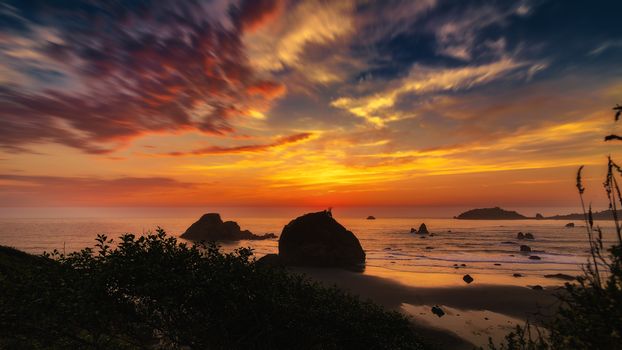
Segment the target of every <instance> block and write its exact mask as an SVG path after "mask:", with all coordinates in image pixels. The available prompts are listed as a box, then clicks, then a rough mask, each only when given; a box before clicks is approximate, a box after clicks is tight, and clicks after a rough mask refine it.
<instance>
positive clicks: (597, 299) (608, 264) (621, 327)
mask: <svg viewBox="0 0 622 350" xmlns="http://www.w3.org/2000/svg"><path fill="white" fill-rule="evenodd" d="M613 109H614V110H615V111H617V112H616V114H615V117H614V121H615V122H617V121H618V120H619V118H620V113H621V111H622V106H619V105H616V107H614V108H613ZM609 140H622V137H620V136H617V135H610V136H607V137H606V138H605V141H609ZM582 170H583V166H581V167H579V169H578V171H577V183H576V186H577V190H578V192H579V197H580V199H581V206H582V209H583V213H584V215H583V219H584V221H585V227H586V233H587V238H588V242H589V245H590V257H589V259H588V261H587V263H586V264H585V265H584V266H583V275H582V276H579V277H577V281H576V283H575V282H573V283H569V282H567V283H566V284H565V286H564V289H563V292H562V293H559V294H558V299H559V301H560V306H559V309H558V310H557V312H556V313H555V315H553V317H552V318H551V319H550V320H549V321H547V322H545V324H544V328H545V330H542V329H540V328H539V327H537V326H533V325H531V324H530V323H527V324H526V325H525V326H524V327H521V326H517V327H516V330H515V331H514V332H512V333H510V334H508V335H507V336H506V340H505V343H503V344H501V345H499V347H497V346H496V345H495V344H493V342H492V340H491V339H489V345H488V348H489V349H491V350H494V349H500V350H562V349H577V350H583V349H585V350H587V349H603V350H605V349H607V350H610V349H622V222H621V221H620V219H621V218H620V216H619V211H618V210H619V209H620V207H622V192H621V191H620V186H619V183H618V182H619V181H620V180H619V179H620V178H621V177H622V169H621V168H620V166H618V164H616V163H615V162H614V161H613V159H612V158H611V156H609V157H608V158H607V175H606V177H605V181H604V183H603V185H604V188H605V192H606V194H607V198H608V201H609V212H610V213H611V215H613V221H614V225H615V226H614V227H615V233H616V238H617V242H616V243H614V245H613V246H611V247H609V248H606V247H604V246H603V240H602V238H603V230H602V229H601V228H600V227H599V226H598V225H594V216H593V213H592V207H591V205H590V206H588V207H587V208H586V206H585V201H584V198H583V195H584V192H585V187H583V181H582V175H581V172H582Z"/></svg>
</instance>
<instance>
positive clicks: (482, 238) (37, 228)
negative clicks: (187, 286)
mask: <svg viewBox="0 0 622 350" xmlns="http://www.w3.org/2000/svg"><path fill="white" fill-rule="evenodd" d="M295 211H296V210H295V209H291V210H290V212H292V213H293V212H295ZM292 213H288V215H287V216H286V215H278V213H277V214H275V213H272V214H271V215H262V216H261V217H254V216H253V215H252V212H246V213H244V214H240V215H239V217H232V216H227V215H223V220H234V221H237V222H238V223H239V224H240V226H241V228H242V229H248V230H250V231H251V232H253V233H255V234H263V233H267V232H273V233H275V234H277V235H279V234H280V233H281V230H282V228H283V226H284V225H286V224H287V223H288V222H289V221H290V220H292V219H293V218H294V217H295V216H296V215H295V214H294V215H292ZM174 214H176V213H172V214H171V215H159V214H158V215H149V213H148V210H147V211H146V212H144V213H142V215H140V217H131V215H121V214H119V213H117V214H115V215H116V217H106V216H103V217H102V216H99V217H64V218H63V217H62V214H61V215H59V217H50V216H49V215H48V217H39V218H37V217H22V218H19V217H10V216H9V215H2V216H1V217H0V244H1V245H7V246H12V247H15V248H17V249H20V250H24V251H26V252H29V253H33V254H40V253H42V252H44V251H48V252H49V251H52V250H54V249H57V250H59V251H61V252H62V251H65V252H67V253H69V252H72V251H76V250H80V249H82V248H84V247H89V246H90V247H92V246H93V245H94V243H95V240H94V239H95V237H96V235H97V234H102V233H103V234H106V235H108V237H110V238H116V237H118V236H119V235H121V234H123V233H128V232H129V233H134V234H139V235H140V234H144V233H146V232H149V231H150V230H154V229H155V228H156V227H162V228H163V229H164V230H166V232H167V233H168V234H170V235H172V236H179V235H181V233H183V232H184V231H185V229H186V228H187V227H188V226H190V225H191V224H192V223H193V222H194V221H196V220H197V219H198V215H195V213H193V214H192V215H188V214H185V213H179V215H174ZM302 214H304V212H300V213H299V214H298V215H302ZM334 217H335V219H337V220H338V221H339V222H340V223H341V224H342V225H344V226H345V227H346V228H347V229H349V230H350V231H352V232H354V234H355V235H356V236H357V237H358V239H359V240H360V242H361V245H362V246H363V249H364V250H365V252H366V254H367V262H366V268H365V271H364V272H363V273H365V274H369V275H374V276H379V277H386V278H391V279H394V280H398V281H399V282H401V283H404V284H409V285H414V286H430V287H432V286H451V285H463V284H464V282H463V281H462V276H463V275H464V274H466V273H468V274H470V275H471V276H472V277H473V278H474V279H475V281H476V282H477V283H484V284H507V285H522V286H529V285H534V284H540V285H556V284H557V285H560V284H562V283H563V281H561V280H557V279H551V278H546V277H545V275H551V274H558V273H563V274H569V275H576V274H579V273H580V272H581V266H582V264H584V263H585V262H586V261H587V257H588V254H589V250H588V247H589V246H588V243H587V240H586V231H585V227H584V226H582V225H583V224H582V223H581V222H578V221H575V225H576V226H575V227H574V228H565V227H564V226H565V224H566V223H567V222H566V221H556V220H538V221H536V220H508V221H498V220H494V221H488V220H478V221H469V220H456V219H450V218H416V217H382V216H377V219H376V220H366V219H365V216H360V217H352V216H340V214H339V211H338V210H337V211H335V212H334ZM421 223H425V224H426V225H427V227H428V229H429V231H430V232H432V233H434V235H433V236H421V235H417V234H411V233H410V229H411V228H415V229H417V228H418V227H419V225H420V224H421ZM599 224H600V225H601V226H602V227H603V228H604V230H605V244H606V245H610V244H611V243H613V238H614V233H613V227H612V223H611V222H599ZM518 232H523V233H526V232H530V233H532V234H533V235H534V236H535V240H533V241H530V240H518V239H516V235H517V233H518ZM521 244H526V245H528V246H530V247H531V249H532V252H531V253H529V254H527V253H521V252H520V245H521ZM221 246H222V249H224V250H226V251H231V250H233V249H235V248H238V247H250V248H252V249H253V250H254V253H255V256H256V257H261V256H263V255H265V254H268V253H276V252H277V251H278V239H271V240H264V241H239V242H235V243H222V244H221ZM530 255H537V256H539V257H540V258H541V259H540V260H531V259H529V256H530ZM463 265H464V266H463ZM517 273H518V274H521V275H522V277H514V274H517Z"/></svg>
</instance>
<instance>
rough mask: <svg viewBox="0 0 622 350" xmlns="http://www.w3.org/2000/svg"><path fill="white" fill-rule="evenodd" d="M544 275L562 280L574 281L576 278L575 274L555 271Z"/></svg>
mask: <svg viewBox="0 0 622 350" xmlns="http://www.w3.org/2000/svg"><path fill="white" fill-rule="evenodd" d="M544 277H546V278H556V279H560V280H564V281H574V280H576V279H577V278H576V277H575V276H570V275H567V274H565V273H556V274H554V275H544Z"/></svg>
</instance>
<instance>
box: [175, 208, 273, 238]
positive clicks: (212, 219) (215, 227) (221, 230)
mask: <svg viewBox="0 0 622 350" xmlns="http://www.w3.org/2000/svg"><path fill="white" fill-rule="evenodd" d="M181 238H184V239H188V240H191V241H239V240H244V239H249V240H257V239H269V238H276V236H275V235H274V234H273V233H266V234H264V235H262V236H258V235H255V234H253V233H252V232H250V231H248V230H241V229H240V225H238V224H237V223H236V222H235V221H225V222H223V221H222V219H221V218H220V214H218V213H208V214H205V215H203V216H201V218H200V219H199V220H198V221H196V222H195V223H194V224H192V225H190V227H188V229H187V230H186V232H184V233H183V234H182V235H181Z"/></svg>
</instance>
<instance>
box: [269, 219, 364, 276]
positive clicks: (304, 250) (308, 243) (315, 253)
mask: <svg viewBox="0 0 622 350" xmlns="http://www.w3.org/2000/svg"><path fill="white" fill-rule="evenodd" d="M260 261H261V262H265V263H267V264H276V265H285V266H312V267H339V268H345V269H349V270H362V268H363V265H364V264H365V252H364V251H363V248H362V247H361V243H360V242H359V240H358V239H357V238H356V236H355V235H354V234H353V233H352V232H351V231H348V230H347V229H346V228H345V227H343V226H342V225H341V224H339V223H338V222H337V220H335V219H334V218H333V217H332V215H331V213H330V211H320V212H316V213H308V214H305V215H303V216H300V217H298V218H296V219H294V220H292V221H290V222H289V223H288V224H287V225H285V227H283V232H282V233H281V237H280V238H279V253H278V255H277V254H268V255H266V256H265V257H263V258H261V259H260Z"/></svg>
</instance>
